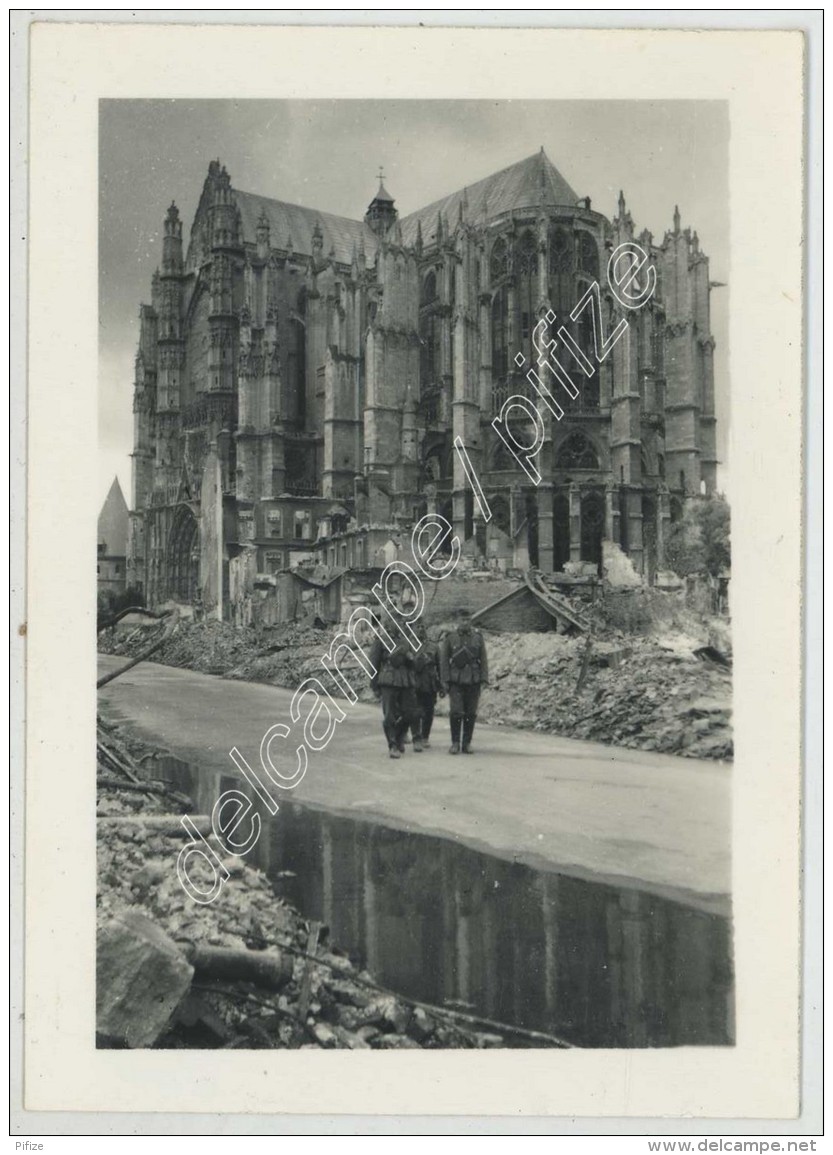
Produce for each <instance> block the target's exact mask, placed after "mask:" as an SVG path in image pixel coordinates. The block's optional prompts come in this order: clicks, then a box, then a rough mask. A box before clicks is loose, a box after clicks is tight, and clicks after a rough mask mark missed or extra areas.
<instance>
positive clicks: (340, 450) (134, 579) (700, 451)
mask: <svg viewBox="0 0 833 1155" xmlns="http://www.w3.org/2000/svg"><path fill="white" fill-rule="evenodd" d="M625 241H636V242H637V243H638V244H639V245H641V246H642V248H643V249H644V250H645V251H646V252H647V253H648V254H649V257H650V261H651V263H652V265H653V266H654V268H655V269H656V276H657V289H656V292H655V293H654V295H653V297H652V298H651V300H650V301H649V303H648V304H647V305H646V306H645V307H644V308H642V309H641V310H639V311H638V313H637V312H633V311H631V312H628V311H626V310H622V308H621V306H620V305H619V303H618V302H617V300H616V298H615V297H614V296H613V295H612V294H611V293H610V291H609V289H608V284H607V276H606V269H607V263H608V259H609V254H610V252H611V251H612V250H613V249H615V248H616V247H617V245H619V244H621V243H623V242H625ZM593 281H598V283H599V285H600V287H601V290H602V305H603V310H604V313H605V319H606V323H607V324H608V325H609V327H610V328H611V329H612V328H613V327H614V326H615V325H616V324H617V322H618V320H619V318H620V317H621V316H622V315H624V314H627V320H628V322H629V331H628V334H627V336H626V339H624V340H620V341H619V342H617V344H616V345H615V346H614V348H613V350H612V352H611V354H610V356H609V357H608V358H607V359H606V360H605V361H604V362H603V363H602V364H601V365H600V366H599V368H598V370H597V371H596V372H595V373H594V374H593V375H592V376H591V377H589V378H588V377H585V376H583V375H582V374H581V373H580V372H575V373H573V374H572V376H573V377H574V380H575V384H576V386H577V390H578V396H577V397H576V398H571V397H570V396H568V394H567V393H566V391H565V392H563V396H561V395H560V396H559V400H560V402H561V404H562V407H563V409H564V411H565V415H564V418H563V419H562V420H560V421H555V420H548V421H547V423H546V437H545V442H544V445H543V448H542V449H541V452H540V455H539V457H538V459H537V460H538V464H539V467H540V471H541V475H542V479H541V483H540V484H539V485H537V486H536V485H532V484H531V483H530V481H529V478H528V477H527V476H526V474H525V473H524V471H523V469H522V468H521V467H520V465H519V463H518V462H517V461H516V460H515V458H514V457H513V455H512V454H511V453H510V452H509V450H508V449H507V448H506V446H505V445H504V443H503V442H502V441H501V439H500V438H499V437H498V436H497V434H496V433H495V431H494V429H493V428H492V425H491V422H492V420H493V418H494V417H495V416H496V414H498V413H499V411H500V408H501V406H502V405H503V403H504V401H505V400H506V398H507V397H509V396H510V395H512V394H516V393H522V394H525V395H527V396H532V394H531V387H530V385H529V384H528V382H527V380H526V378H525V376H524V373H523V372H522V371H521V370H520V369H518V368H517V362H516V356H517V355H518V354H523V355H524V356H525V357H526V359H527V360H526V363H527V364H534V363H535V360H536V359H537V354H536V353H535V351H534V349H533V347H532V339H533V329H534V326H535V325H536V323H537V322H538V320H539V318H541V317H542V316H543V315H544V314H545V313H546V312H547V310H548V309H550V308H551V309H552V310H554V311H555V313H556V315H557V317H558V321H557V322H556V327H558V326H559V325H560V324H562V323H566V324H567V326H568V329H569V331H570V332H571V333H572V335H573V337H574V339H575V342H576V343H577V345H578V347H579V348H580V349H582V350H584V351H585V352H587V353H588V355H590V354H592V350H593V331H592V323H591V318H590V311H589V310H587V311H585V313H583V314H582V316H581V317H580V319H579V321H578V323H576V322H573V321H572V320H570V317H569V314H570V311H571V310H572V309H573V308H574V307H575V305H576V303H577V302H578V301H579V300H580V298H581V297H582V295H583V293H584V292H585V291H586V289H587V287H588V286H589V285H590V284H591V283H592V282H593ZM709 291H710V287H709V266H708V259H707V257H706V256H705V255H704V254H703V253H702V252H701V251H700V248H699V242H698V238H697V234H696V233H692V232H691V231H690V230H689V229H681V228H680V216H679V213H678V212H677V211H676V210H675V213H674V218H673V226H672V228H671V229H670V230H669V231H668V232H667V233H666V234H665V236H664V237H663V239H662V241H661V243H659V244H657V243H655V241H654V239H653V237H652V236H651V234H650V233H648V232H647V231H643V232H641V233H639V234H637V233H636V232H635V230H634V224H633V221H632V219H631V216H630V213H629V212H628V211H627V208H626V204H625V199H624V197H623V196H622V194H620V196H619V204H618V212H617V215H616V216H615V217H614V218H613V220H608V219H607V218H606V217H604V216H603V215H602V214H601V213H598V212H596V211H595V210H594V209H592V208H591V203H590V200H589V198H584V197H579V196H578V195H577V194H576V193H575V192H574V190H573V189H571V188H570V186H569V185H568V184H567V182H566V181H565V180H564V178H563V177H562V176H561V175H560V173H559V172H558V171H557V169H556V168H555V167H554V166H553V165H552V163H551V162H550V160H549V159H548V158H547V156H546V155H545V153H544V151H543V149H542V150H541V152H540V153H538V154H536V155H535V156H532V157H529V158H528V159H526V160H523V161H520V162H519V163H517V164H514V165H512V166H511V167H509V168H507V169H504V170H503V171H501V172H498V173H495V174H494V175H493V176H490V177H487V178H486V179H485V180H481V181H478V182H477V183H475V184H472V185H470V186H469V187H467V188H465V189H462V190H460V191H459V192H456V193H453V194H452V195H450V196H448V197H446V198H445V199H444V200H442V201H438V202H436V203H434V204H431V205H428V206H427V207H426V208H423V209H420V210H419V211H417V212H415V213H412V214H410V215H408V216H406V217H402V218H400V217H399V214H398V212H397V209H396V205H395V202H394V200H393V198H392V197H391V196H390V195H389V194H388V193H387V191H386V190H385V188H384V186H383V184H382V183H381V181H380V186H379V190H378V192H377V194H376V196H375V197H374V198H373V200H372V202H371V204H370V206H369V207H368V209H367V212H366V213H365V215H364V218H363V219H362V220H348V219H346V218H343V217H337V216H333V215H331V214H329V213H326V212H319V211H317V210H315V209H309V208H305V207H301V206H298V205H291V204H285V203H283V202H282V201H278V200H271V199H268V198H266V197H262V196H256V195H253V194H252V193H246V192H241V191H239V190H237V189H235V188H234V187H233V186H232V183H231V178H230V176H229V174H228V173H227V172H226V170H225V169H224V168H222V167H221V165H220V163H219V162H216V161H215V162H212V163H211V165H210V166H209V170H208V176H207V178H206V181H205V184H204V187H203V191H202V196H201V198H200V202H199V207H198V209H197V212H196V216H195V219H194V222H193V225H192V226H191V233H190V238H189V240H188V244H187V248H186V247H185V246H184V244H183V236H182V222H181V220H180V217H179V213H178V211H177V209H176V206H175V205H173V204H172V205H171V207H170V209H169V210H168V213H167V217H166V219H165V225H164V239H163V250H162V263H161V267H160V268H159V270H158V271H157V273H156V274H155V275H154V277H153V284H152V288H151V303H150V304H149V305H142V306H141V311H140V319H141V332H140V339H139V348H138V352H137V356H136V373H135V385H134V428H135V438H134V447H133V503H132V504H133V512H132V514H131V540H130V547H129V567H130V569H129V574H128V580H129V581H130V582H131V583H134V584H138V585H141V586H142V587H143V588H144V590H145V593H146V596H147V599H148V601H149V603H150V604H158V603H160V602H163V601H166V600H170V599H173V600H177V601H202V603H203V605H204V606H205V608H206V610H207V611H211V612H214V613H216V614H217V615H218V616H222V615H223V614H224V613H228V612H229V609H230V607H231V606H232V605H234V604H235V603H236V602H237V601H238V600H239V599H241V598H243V597H245V595H246V593H247V591H248V592H251V589H252V587H253V585H254V584H255V583H256V582H257V580H258V576H262V575H265V574H273V573H275V572H277V571H279V570H282V569H286V568H289V567H290V566H291V565H295V564H297V563H298V562H299V561H303V560H309V561H310V562H318V563H323V564H325V565H329V566H333V567H342V566H349V567H354V568H358V569H369V568H372V567H374V566H377V565H384V564H385V563H386V562H387V561H389V560H391V556H395V552H396V550H397V548H398V547H399V543H400V542H402V541H404V540H406V534H407V532H408V529H409V527H410V526H412V525H413V524H414V522H415V520H416V519H417V518H418V517H420V516H421V515H422V514H424V513H426V512H434V511H436V512H439V513H441V514H443V515H444V516H445V517H447V518H448V520H449V521H450V522H452V524H453V526H454V529H455V532H456V533H457V535H458V536H459V538H460V540H461V542H464V543H465V545H464V552H465V554H466V555H468V556H470V557H474V558H480V559H482V562H483V563H484V564H488V565H491V566H494V567H496V568H515V567H516V568H526V567H528V566H535V567H537V568H539V569H541V570H544V571H548V572H554V573H558V572H567V573H573V574H581V573H587V572H590V571H595V570H597V569H600V567H601V562H602V555H603V546H604V543H605V542H607V543H609V544H610V547H613V546H615V547H619V549H620V550H621V551H623V552H624V554H626V555H627V556H628V557H629V558H630V561H631V563H632V566H633V568H634V569H635V571H636V572H637V573H639V574H641V575H643V577H644V580H646V581H652V580H653V579H654V576H655V574H656V572H657V571H658V570H661V569H662V568H663V561H664V557H663V542H664V539H665V536H666V534H667V530H668V523H669V521H670V520H672V519H674V518H675V517H678V516H679V515H680V513H681V511H682V508H683V503H684V502H685V500H686V499H687V498H690V497H691V496H693V495H697V494H700V493H702V492H706V493H709V492H711V491H712V490H713V489H714V485H715V471H716V465H717V459H716V452H715V407H714V381H713V370H712V354H713V349H714V341H713V339H712V336H711V330H710V323H709ZM572 368H575V366H571V369H572ZM457 437H459V438H461V439H462V442H463V444H464V445H465V447H466V449H467V453H468V455H469V459H470V461H471V463H472V465H473V466H474V469H475V470H476V473H477V476H478V478H479V479H480V483H481V485H482V486H483V490H484V492H485V494H486V496H487V498H488V501H489V504H490V507H491V512H492V516H491V518H490V519H489V521H488V522H486V521H484V520H483V519H482V517H481V516H480V512H479V507H478V505H477V503H476V502H475V501H474V500H473V495H472V490H471V486H470V484H469V482H468V480H467V477H466V474H465V472H464V469H463V464H462V462H461V459H460V456H459V454H458V453H456V452H455V451H454V441H455V438H457ZM523 438H524V433H523V431H521V432H520V433H519V436H518V439H519V440H523Z"/></svg>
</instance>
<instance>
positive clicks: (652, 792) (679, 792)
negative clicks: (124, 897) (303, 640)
mask: <svg viewBox="0 0 833 1155" xmlns="http://www.w3.org/2000/svg"><path fill="white" fill-rule="evenodd" d="M124 662H125V659H124V658H120V657H111V656H107V655H99V670H100V673H104V672H107V671H110V670H113V669H117V668H118V667H119V666H120V665H123V664H124ZM325 684H326V683H325ZM291 698H292V694H291V692H290V691H289V690H284V689H280V688H278V687H273V686H264V685H255V684H253V683H249V682H234V681H225V680H223V679H221V678H217V677H213V676H211V675H207V674H197V673H194V672H192V671H190V670H178V669H173V668H171V667H168V666H162V665H156V664H154V663H152V662H145V663H143V664H142V665H139V666H136V667H135V668H134V669H132V670H130V671H128V673H126V674H124V675H123V676H122V677H120V678H118V679H116V680H115V681H113V682H111V683H110V684H108V685H107V686H105V687H104V688H103V689H102V690H100V691H99V706H100V709H101V710H102V712H103V713H104V715H105V716H106V717H109V718H112V719H114V720H118V721H121V722H123V723H125V724H127V725H128V727H129V728H130V729H131V730H132V731H133V732H135V733H137V734H138V735H139V736H140V737H141V738H143V739H145V740H146V741H147V742H148V743H149V744H152V745H155V746H157V747H158V748H160V749H165V750H167V751H169V752H170V753H171V754H173V755H175V756H176V757H178V758H181V759H183V760H184V761H187V762H189V763H190V764H192V765H193V766H196V767H203V768H205V769H211V770H214V771H220V772H222V774H223V775H229V776H231V775H236V770H235V767H234V764H233V763H232V761H231V759H230V758H229V750H230V749H231V748H232V747H233V746H237V747H238V748H239V750H240V752H241V753H242V754H243V755H244V757H245V758H246V759H247V761H248V762H249V765H250V766H252V767H253V768H254V769H256V770H258V772H259V773H261V774H262V772H260V762H259V756H258V751H259V748H260V741H261V738H262V737H263V734H264V733H265V731H266V730H267V729H268V728H269V727H270V726H271V725H273V724H274V723H276V722H285V723H286V724H287V725H289V724H290V719H289V703H290V701H291ZM310 701H311V699H307V703H309V702H310ZM345 709H346V712H347V718H346V720H345V721H344V722H342V723H341V724H340V725H339V728H338V731H337V732H336V734H335V735H334V737H333V739H332V741H331V742H330V744H329V745H328V747H327V749H326V750H325V751H323V752H322V753H318V754H317V753H310V758H309V769H308V771H307V774H306V776H305V778H304V779H303V781H302V782H301V783H300V785H299V786H298V787H297V789H295V790H294V791H292V792H291V797H293V798H294V799H295V800H296V801H297V802H300V803H305V804H307V805H310V806H315V807H321V808H326V809H327V810H329V811H332V812H334V813H340V814H351V813H352V814H355V815H357V816H361V817H363V818H372V819H376V820H378V821H379V822H381V823H383V824H385V825H388V826H392V827H397V828H400V829H406V830H412V831H417V832H421V833H425V834H433V835H440V836H444V837H448V838H453V839H457V840H459V841H460V842H463V843H465V844H466V845H469V846H471V847H473V848H475V849H478V850H483V851H486V852H489V853H493V854H495V855H497V856H498V857H501V858H507V859H514V860H516V861H519V862H524V863H526V864H528V865H531V866H534V867H538V868H543V869H553V870H555V869H557V870H560V871H561V872H563V873H567V874H572V875H577V876H580V877H586V878H596V879H598V880H600V881H607V882H615V883H616V884H617V885H634V886H636V887H638V888H639V889H642V890H646V891H650V892H653V893H656V894H661V895H664V896H666V897H669V898H677V899H679V900H680V901H684V902H687V903H690V904H691V905H694V906H697V907H700V908H703V909H708V910H714V911H715V912H719V913H727V912H728V909H729V898H728V895H729V891H730V860H729V823H730V780H731V767H730V766H728V765H725V764H722V763H713V762H703V761H697V760H694V759H687V758H675V757H673V756H670V755H664V754H652V753H647V752H642V751H638V750H625V749H621V748H617V747H611V746H602V745H599V744H598V743H594V742H581V741H576V740H574V739H569V738H559V737H557V736H555V735H549V734H538V733H532V732H529V731H518V730H511V729H508V728H506V727H501V726H489V725H488V724H482V723H481V722H478V727H477V730H476V733H475V740H474V743H473V747H474V749H475V751H476V752H475V753H474V754H473V755H470V756H468V757H464V756H462V755H460V756H458V757H452V756H450V755H449V754H448V753H447V750H448V744H449V739H448V722H447V719H446V718H438V719H437V720H436V722H435V730H434V733H433V734H432V745H431V749H430V750H427V751H425V752H424V753H422V754H414V753H413V751H412V749H411V747H410V746H408V747H406V753H405V754H404V755H403V756H402V757H401V758H400V759H399V760H398V761H397V760H395V759H391V758H389V757H388V754H387V750H386V747H385V743H384V739H383V736H382V730H381V717H380V712H379V710H378V709H374V707H373V706H368V705H362V704H356V705H354V706H350V705H346V704H345ZM482 722H484V723H487V722H488V720H487V719H483V720H482ZM278 745H281V744H278ZM273 750H274V747H273ZM293 766H294V761H293ZM286 772H287V773H289V772H290V769H289V767H287V769H286ZM272 792H273V793H274V794H277V793H278V791H276V790H274V789H273V791H272ZM277 800H278V801H280V799H277Z"/></svg>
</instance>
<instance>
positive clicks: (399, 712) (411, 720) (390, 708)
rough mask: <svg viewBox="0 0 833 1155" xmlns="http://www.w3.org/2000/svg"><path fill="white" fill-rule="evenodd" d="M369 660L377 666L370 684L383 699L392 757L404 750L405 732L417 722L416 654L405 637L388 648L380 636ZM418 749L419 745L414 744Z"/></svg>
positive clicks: (389, 749)
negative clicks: (415, 690)
mask: <svg viewBox="0 0 833 1155" xmlns="http://www.w3.org/2000/svg"><path fill="white" fill-rule="evenodd" d="M370 661H371V663H372V664H373V668H374V669H375V670H376V675H375V677H373V678H371V681H370V685H371V688H372V690H373V693H374V694H375V695H376V698H377V700H380V701H381V703H382V728H383V729H384V731H385V737H386V738H387V742H388V751H389V753H390V756H391V758H399V757H400V755H402V754H403V753H404V752H405V735H406V734H407V733H408V727H409V726H417V725H418V723H417V721H416V708H415V699H414V655H413V651H412V650H411V647H410V646H409V645H408V643H407V642H406V641H405V640H404V639H403V640H402V641H400V642H397V644H396V646H395V648H394V649H393V650H392V651H391V652H388V650H387V648H386V647H385V646H383V645H382V643H381V641H380V640H379V639H378V638H377V639H376V640H375V641H374V643H373V646H372V647H371V650H370ZM414 748H415V749H416V745H415V746H414Z"/></svg>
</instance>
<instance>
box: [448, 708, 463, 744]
mask: <svg viewBox="0 0 833 1155" xmlns="http://www.w3.org/2000/svg"><path fill="white" fill-rule="evenodd" d="M449 722H450V724H451V747H450V749H449V751H448V752H449V754H459V753H460V728H461V726H462V725H463V716H462V714H450V715H449Z"/></svg>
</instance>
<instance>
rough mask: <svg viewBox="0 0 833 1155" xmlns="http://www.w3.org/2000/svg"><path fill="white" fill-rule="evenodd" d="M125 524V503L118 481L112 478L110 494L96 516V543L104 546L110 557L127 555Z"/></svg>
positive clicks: (126, 518) (126, 519)
mask: <svg viewBox="0 0 833 1155" xmlns="http://www.w3.org/2000/svg"><path fill="white" fill-rule="evenodd" d="M127 522H128V517H127V502H126V501H125V500H124V494H123V493H122V491H121V486H120V485H119V479H118V478H117V477H114V478H113V484H112V485H111V486H110V492H109V493H108V494H107V497H106V498H105V501H104V505H102V507H101V513H100V514H99V515H98V543H99V545H101V544H104V546H105V551H104V552H105V553H106V554H108V555H109V556H110V557H126V555H127Z"/></svg>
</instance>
